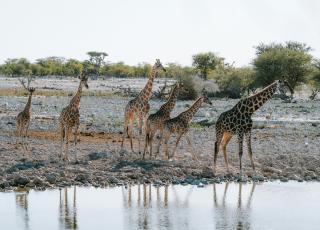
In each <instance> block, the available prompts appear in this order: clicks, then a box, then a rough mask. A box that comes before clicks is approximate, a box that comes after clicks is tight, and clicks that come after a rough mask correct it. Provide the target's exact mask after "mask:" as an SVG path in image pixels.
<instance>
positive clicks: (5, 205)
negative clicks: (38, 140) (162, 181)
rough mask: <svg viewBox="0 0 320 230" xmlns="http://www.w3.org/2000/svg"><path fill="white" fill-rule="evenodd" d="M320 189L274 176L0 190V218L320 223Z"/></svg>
mask: <svg viewBox="0 0 320 230" xmlns="http://www.w3.org/2000/svg"><path fill="white" fill-rule="evenodd" d="M319 191H320V183H298V182H289V183H278V182H268V183H264V184H256V185H253V184H242V185H241V184H236V183H229V184H228V183H224V184H217V185H208V186H206V187H205V188H197V187H193V186H185V187H184V186H169V187H161V188H155V187H153V186H149V185H140V186H132V187H128V188H124V187H122V188H121V187H117V188H108V189H95V188H76V189H75V188H74V187H71V188H68V189H62V190H60V191H59V190H49V191H44V192H35V191H30V192H29V193H0V204H1V206H0V221H1V229H10V230H16V229H17V230H24V229H32V230H37V229H39V230H40V229H48V230H51V229H52V230H53V229H318V227H319V225H320V218H319V213H318V212H317V210H319V208H320V196H319ZM3 227H4V228H3Z"/></svg>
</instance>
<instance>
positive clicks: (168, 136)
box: [161, 132, 170, 160]
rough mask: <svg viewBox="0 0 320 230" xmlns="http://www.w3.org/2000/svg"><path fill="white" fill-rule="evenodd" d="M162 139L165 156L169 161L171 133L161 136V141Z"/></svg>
mask: <svg viewBox="0 0 320 230" xmlns="http://www.w3.org/2000/svg"><path fill="white" fill-rule="evenodd" d="M162 138H164V154H165V157H166V158H167V160H169V152H168V141H169V138H170V133H169V132H165V133H164V134H163V135H162V136H161V139H162Z"/></svg>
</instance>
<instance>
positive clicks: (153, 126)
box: [143, 83, 187, 158]
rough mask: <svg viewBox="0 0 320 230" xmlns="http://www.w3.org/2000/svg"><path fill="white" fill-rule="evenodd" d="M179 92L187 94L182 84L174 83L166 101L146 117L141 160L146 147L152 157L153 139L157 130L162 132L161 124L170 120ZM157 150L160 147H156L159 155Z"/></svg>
mask: <svg viewBox="0 0 320 230" xmlns="http://www.w3.org/2000/svg"><path fill="white" fill-rule="evenodd" d="M181 92H187V89H185V88H184V85H183V83H176V84H175V85H174V87H173V89H172V90H171V93H170V96H169V99H168V101H167V102H166V103H164V104H163V105H162V106H161V107H160V109H159V110H158V111H157V112H156V113H153V114H151V115H150V116H149V117H148V120H147V124H146V138H145V146H144V151H143V158H144V157H145V153H146V151H147V148H148V146H149V147H150V150H149V154H150V156H151V155H152V141H153V137H154V135H155V133H156V132H157V130H160V132H162V127H163V123H164V121H165V120H168V119H170V113H171V111H172V110H173V108H174V106H175V104H176V100H177V98H178V95H179V93H181ZM159 148H160V145H158V151H157V153H159Z"/></svg>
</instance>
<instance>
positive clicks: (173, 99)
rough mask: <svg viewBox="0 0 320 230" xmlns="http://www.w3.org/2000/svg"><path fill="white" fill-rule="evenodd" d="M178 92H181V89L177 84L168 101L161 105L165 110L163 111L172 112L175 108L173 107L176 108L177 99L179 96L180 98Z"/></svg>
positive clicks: (161, 108)
mask: <svg viewBox="0 0 320 230" xmlns="http://www.w3.org/2000/svg"><path fill="white" fill-rule="evenodd" d="M178 94H179V89H178V86H177V85H176V86H175V87H174V88H173V89H172V91H171V94H170V97H169V99H168V101H167V102H166V103H165V104H163V105H162V106H161V107H160V110H163V111H166V112H169V113H170V112H171V111H172V110H173V108H174V106H175V104H176V101H177V98H178Z"/></svg>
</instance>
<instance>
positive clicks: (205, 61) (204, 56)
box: [192, 52, 224, 80]
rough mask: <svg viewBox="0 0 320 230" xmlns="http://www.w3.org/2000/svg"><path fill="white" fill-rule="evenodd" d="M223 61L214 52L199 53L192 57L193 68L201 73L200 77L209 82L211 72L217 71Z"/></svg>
mask: <svg viewBox="0 0 320 230" xmlns="http://www.w3.org/2000/svg"><path fill="white" fill-rule="evenodd" d="M223 60H224V59H223V58H221V57H218V56H217V55H216V54H214V53H212V52H207V53H199V54H195V55H193V56H192V66H193V67H194V68H195V69H196V70H197V71H198V72H199V74H200V77H202V78H203V79H204V80H207V77H208V74H209V72H210V71H211V70H215V69H216V68H217V66H218V65H220V64H222V63H223Z"/></svg>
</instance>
